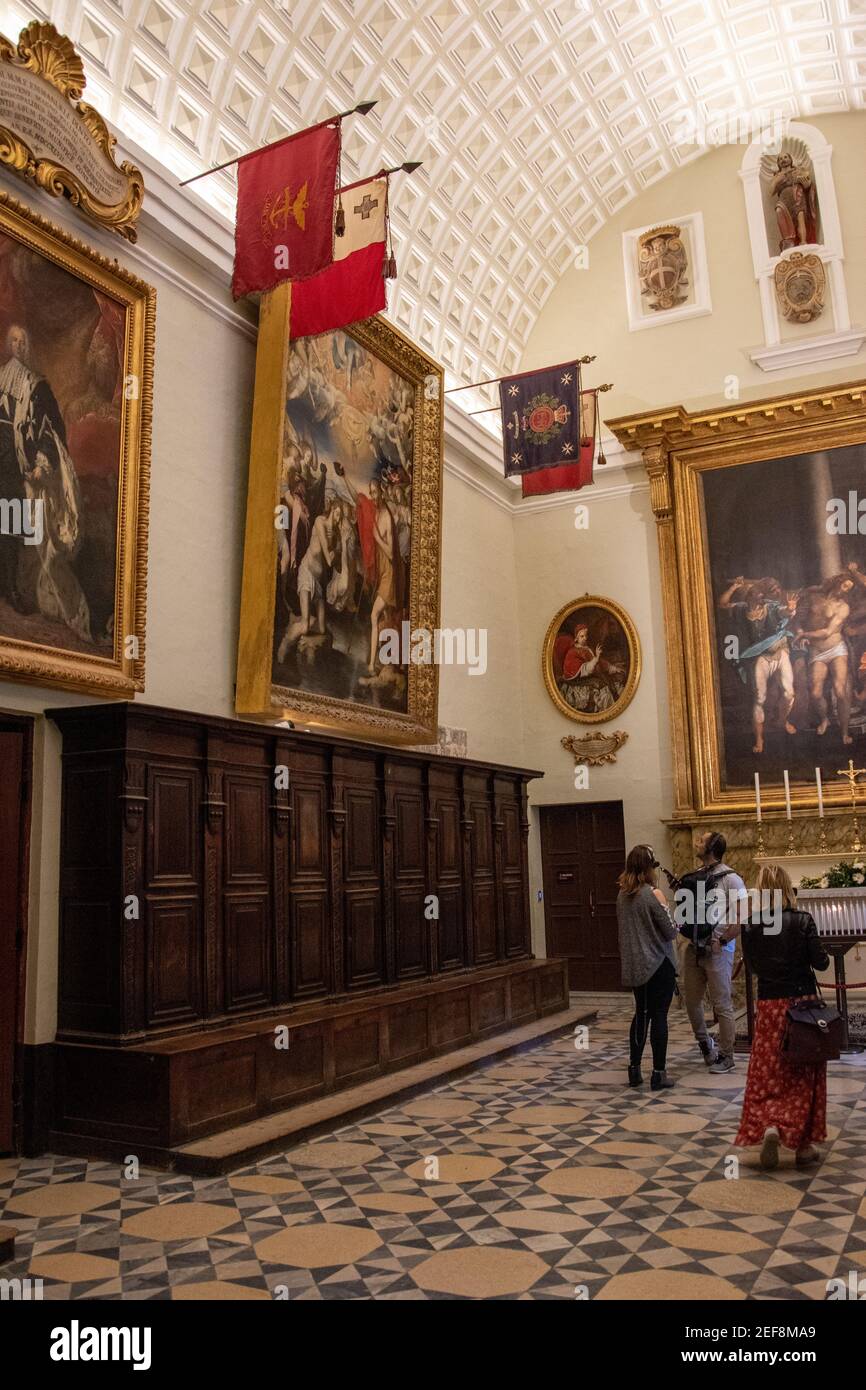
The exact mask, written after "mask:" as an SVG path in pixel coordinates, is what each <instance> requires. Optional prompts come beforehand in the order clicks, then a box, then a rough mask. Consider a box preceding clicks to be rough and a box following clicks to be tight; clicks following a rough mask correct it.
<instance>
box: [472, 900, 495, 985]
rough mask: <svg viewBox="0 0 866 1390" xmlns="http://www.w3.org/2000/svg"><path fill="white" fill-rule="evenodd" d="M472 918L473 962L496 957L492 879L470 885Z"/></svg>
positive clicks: (479, 962) (484, 962)
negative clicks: (473, 936) (473, 937)
mask: <svg viewBox="0 0 866 1390" xmlns="http://www.w3.org/2000/svg"><path fill="white" fill-rule="evenodd" d="M472 920H473V923H474V934H475V964H476V965H485V964H489V962H491V961H494V960H495V959H496V890H495V888H494V885H493V882H492V879H491V880H490V881H488V882H482V883H474V884H473V887H472Z"/></svg>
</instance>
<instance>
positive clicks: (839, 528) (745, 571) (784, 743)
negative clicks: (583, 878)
mask: <svg viewBox="0 0 866 1390" xmlns="http://www.w3.org/2000/svg"><path fill="white" fill-rule="evenodd" d="M608 423H609V425H610V428H611V429H612V430H613V431H614V433H615V434H616V435H617V437H618V438H619V439H620V441H621V442H622V443H623V444H624V445H625V446H626V447H627V448H629V449H633V448H635V447H640V448H641V449H642V451H643V456H644V461H645V464H646V468H647V472H648V474H649V478H650V485H651V496H652V505H653V510H654V512H655V516H656V521H657V523H658V541H659V552H660V558H661V576H662V592H663V598H664V612H665V626H666V638H667V666H668V682H669V688H670V697H671V717H672V732H673V760H674V773H675V786H676V797H677V800H676V806H675V814H689V815H691V814H699V815H700V814H715V813H718V812H723V811H727V812H732V813H739V812H746V813H752V814H754V811H755V791H754V779H755V774H756V773H758V775H759V776H760V780H761V791H762V804H763V809H764V810H780V809H782V808H783V807H784V805H785V799H784V772H785V771H786V770H787V771H788V775H789V779H790V783H791V790H792V805H793V807H794V809H795V810H796V809H798V808H801V809H806V808H808V809H810V810H811V811H812V812H813V813H814V812H815V809H816V805H817V790H816V774H815V769H816V768H820V770H821V774H822V782H823V792H824V800H825V802H826V803H827V804H829V805H838V806H847V805H850V793H849V791H848V787H847V783H846V782H845V781H844V780H843V779H842V778H841V777H840V776H839V775H838V774H839V769H840V768H844V767H846V766H847V762H848V759H849V757H853V758H854V760H855V762H857V763H859V764H860V765H862V764H863V761H864V755H866V537H864V535H863V534H862V532H861V531H860V526H859V519H858V511H857V503H856V499H857V496H858V487H860V486H861V480H862V478H863V476H864V467H866V386H864V385H863V384H861V383H855V384H853V385H847V386H841V387H833V388H830V389H827V390H823V391H822V390H816V391H813V392H809V393H807V394H798V395H789V396H783V397H778V398H775V399H771V400H760V401H754V402H749V403H748V404H739V405H736V406H730V407H725V408H723V409H718V410H713V411H701V412H694V413H690V412H687V411H686V410H684V409H683V408H682V407H672V408H670V409H667V410H664V411H659V412H657V413H654V414H648V415H642V416H630V417H625V418H624V419H620V420H614V421H610V422H608ZM852 498H853V499H854V506H853V516H852V514H851V513H852V505H851V499H852Z"/></svg>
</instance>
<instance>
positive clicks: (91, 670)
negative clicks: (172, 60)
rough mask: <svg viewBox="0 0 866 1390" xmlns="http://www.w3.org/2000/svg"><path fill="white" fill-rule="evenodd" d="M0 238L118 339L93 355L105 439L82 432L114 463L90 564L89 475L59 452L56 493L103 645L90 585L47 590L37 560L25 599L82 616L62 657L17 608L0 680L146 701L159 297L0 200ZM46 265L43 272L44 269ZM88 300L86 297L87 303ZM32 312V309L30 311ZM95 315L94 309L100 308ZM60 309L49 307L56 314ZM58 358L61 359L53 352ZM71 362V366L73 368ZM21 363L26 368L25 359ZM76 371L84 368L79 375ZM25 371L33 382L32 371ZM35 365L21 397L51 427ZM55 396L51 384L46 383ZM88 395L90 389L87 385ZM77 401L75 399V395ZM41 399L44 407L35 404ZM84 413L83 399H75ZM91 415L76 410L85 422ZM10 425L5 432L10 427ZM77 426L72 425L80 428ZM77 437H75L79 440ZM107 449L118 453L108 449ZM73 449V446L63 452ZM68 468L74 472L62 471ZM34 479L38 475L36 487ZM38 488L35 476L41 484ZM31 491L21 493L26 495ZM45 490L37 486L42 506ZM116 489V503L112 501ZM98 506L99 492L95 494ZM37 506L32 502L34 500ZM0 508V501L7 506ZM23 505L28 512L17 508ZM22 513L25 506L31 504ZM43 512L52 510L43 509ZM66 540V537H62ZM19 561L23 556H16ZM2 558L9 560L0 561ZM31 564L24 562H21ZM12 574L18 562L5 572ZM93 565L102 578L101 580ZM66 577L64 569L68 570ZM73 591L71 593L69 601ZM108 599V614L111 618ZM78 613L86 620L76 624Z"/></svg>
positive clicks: (5, 638)
mask: <svg viewBox="0 0 866 1390" xmlns="http://www.w3.org/2000/svg"><path fill="white" fill-rule="evenodd" d="M0 237H2V238H6V239H8V241H9V242H11V243H12V244H13V245H12V246H11V247H10V250H14V246H15V244H17V245H18V246H20V247H22V248H24V249H25V251H26V252H28V253H30V257H31V258H36V257H39V258H42V259H41V262H39V261H36V260H35V259H33V260H32V265H34V266H38V267H39V268H40V269H43V270H44V272H45V273H48V274H50V275H52V276H54V277H55V279H54V284H55V288H56V287H57V286H58V285H63V286H66V285H67V284H68V288H69V297H70V302H71V300H72V295H73V291H75V289H76V286H75V283H74V282H76V281H77V282H79V284H80V285H81V286H84V287H86V288H87V289H89V290H92V291H93V292H94V293H93V306H94V307H93V314H94V316H95V319H94V322H95V323H97V324H98V325H99V328H100V329H101V328H102V323H103V318H104V316H105V315H106V314H107V313H109V312H110V314H111V321H112V324H113V325H114V327H115V328H116V332H115V334H114V337H113V339H112V343H111V344H109V342H108V338H107V337H106V341H105V343H100V345H99V346H100V349H101V352H102V361H103V367H104V364H105V361H106V356H107V354H108V355H110V353H111V352H113V354H114V355H113V357H110V356H109V376H110V377H111V384H110V385H109V386H106V385H105V373H104V371H103V376H102V385H103V390H104V392H105V393H107V394H103V395H102V396H100V398H99V401H100V407H101V409H102V414H103V416H104V417H109V418H110V423H109V424H108V425H105V424H104V422H103V427H102V432H101V433H100V427H99V425H98V424H92V421H93V420H95V419H96V416H95V415H94V416H92V417H89V416H86V415H84V421H83V422H84V425H85V426H86V427H87V428H88V429H90V431H91V435H96V436H97V438H99V439H100V440H101V444H102V449H103V456H104V457H109V455H110V457H112V458H116V469H115V468H114V467H113V465H112V468H111V469H109V470H106V469H105V468H103V476H104V477H105V478H107V479H108V484H107V488H108V493H107V495H108V501H107V503H106V504H105V506H104V507H103V508H102V510H101V511H100V512H99V522H100V526H101V528H102V539H103V545H102V549H101V550H100V551H99V552H98V558H96V559H95V558H94V556H93V545H94V544H95V542H94V538H93V533H92V530H91V532H90V533H88V501H87V495H88V494H87V491H86V489H84V488H81V489H80V492H79V488H80V474H81V464H82V462H84V463H89V462H90V460H89V459H82V458H81V457H79V466H78V467H76V465H75V461H74V458H73V455H72V453H70V452H69V450H67V449H66V443H64V457H65V459H66V464H65V467H66V473H65V474H64V484H63V488H64V489H65V491H64V494H63V495H64V496H65V497H66V499H67V501H68V498H69V492H70V489H71V491H72V492H73V493H76V494H78V495H77V496H76V507H75V513H76V522H75V531H76V532H78V533H79V540H78V541H76V542H75V543H70V546H69V554H70V555H71V556H74V560H75V564H76V565H78V566H80V565H81V564H82V563H83V560H82V552H81V546H82V545H84V544H88V545H90V547H91V550H90V552H89V553H88V556H87V565H88V567H89V569H88V571H87V573H89V574H92V575H95V576H96V577H97V578H98V580H99V591H100V595H101V596H102V601H103V609H104V611H103V612H102V614H101V615H100V616H99V626H100V637H99V640H97V637H96V632H95V624H96V609H95V608H94V606H93V605H92V604H90V601H89V599H88V597H87V585H86V583H85V585H84V587H83V588H82V586H81V584H79V580H78V578H72V579H70V578H69V577H68V574H67V576H66V578H65V580H60V579H59V578H58V576H57V574H54V575H52V574H51V573H50V572H49V574H48V579H47V581H46V580H44V579H40V578H39V572H40V570H39V567H40V566H41V572H42V574H43V575H44V573H45V571H46V568H48V569H49V570H50V565H51V563H52V561H50V560H49V561H48V562H47V564H46V562H44V561H43V559H42V558H41V557H37V558H39V565H36V564H35V562H31V571H32V573H33V574H35V575H36V576H37V577H36V580H35V584H34V587H33V593H34V594H36V595H37V596H38V595H39V593H40V590H39V584H40V583H41V584H43V590H42V592H44V588H45V586H46V583H47V586H49V587H50V585H52V584H53V585H54V587H55V591H57V589H58V587H62V585H63V583H65V584H66V589H67V598H68V594H69V592H70V590H71V592H72V593H73V594H75V593H76V592H78V593H79V594H80V595H81V597H80V598H79V599H78V602H79V605H81V604H83V605H84V609H83V610H82V608H81V607H80V606H79V609H78V615H77V616H78V619H79V631H78V633H77V634H76V632H75V631H74V630H73V627H72V626H71V625H69V624H66V625H65V627H64V628H63V629H62V631H63V634H64V635H65V631H66V630H67V628H68V633H69V638H68V640H69V646H64V643H63V640H60V637H58V640H57V641H56V642H49V641H45V640H35V639H34V638H31V637H30V636H28V635H26V634H27V633H28V631H29V629H31V628H36V627H38V626H39V623H41V622H42V619H43V616H44V609H45V607H46V606H47V605H46V604H45V602H44V601H42V602H41V606H40V601H39V600H38V597H37V602H36V604H35V606H34V602H33V599H32V596H31V595H29V594H28V597H29V599H30V603H29V607H28V606H24V607H23V608H22V610H21V611H22V613H23V614H24V616H23V617H22V618H21V619H20V621H19V619H18V617H17V616H16V617H15V621H14V623H13V621H12V615H13V609H12V607H11V606H10V607H9V610H8V617H7V625H6V627H5V628H0V680H13V681H24V682H30V683H35V684H38V685H49V686H56V687H59V688H61V689H65V690H74V691H81V692H83V693H85V694H88V695H96V696H99V697H100V698H101V699H131V698H133V696H134V695H135V693H136V692H138V691H143V690H144V680H145V621H146V597H147V543H148V506H149V488H150V450H151V415H152V403H153V363H154V344H155V330H156V290H155V289H154V288H153V287H152V286H150V285H148V284H146V283H145V282H144V281H143V280H140V279H138V278H137V277H136V276H134V275H132V274H131V273H130V272H129V271H128V270H126V269H125V268H124V267H122V266H120V265H119V264H118V263H117V261H114V260H109V259H108V258H107V257H106V256H103V255H100V254H99V253H98V252H97V251H95V250H93V249H92V248H91V247H89V246H88V245H87V244H86V243H85V242H83V241H79V240H78V239H77V238H75V237H73V236H70V235H69V234H68V233H67V232H65V231H64V230H63V229H62V228H60V227H57V226H55V225H54V224H53V223H52V222H50V221H48V220H47V219H46V218H43V217H41V216H40V215H39V214H38V213H36V212H34V211H32V210H31V209H30V208H28V207H26V206H25V205H24V204H23V203H20V202H19V201H18V200H17V199H15V198H13V197H11V196H10V195H9V194H7V193H6V192H4V191H2V190H0ZM43 263H44V266H43ZM57 270H60V271H63V272H66V274H67V275H68V276H70V277H72V281H70V282H67V281H66V280H65V279H64V278H63V277H60V279H59V280H58V279H57V277H56V271H57ZM85 298H86V295H85ZM33 302H34V301H32V300H31V303H33ZM100 306H101V308H100ZM58 307H59V306H56V305H55V308H58ZM3 308H4V309H5V329H6V331H7V333H8V332H15V331H17V332H18V334H19V336H24V337H27V338H28V339H29V337H30V336H31V335H30V328H29V326H28V324H27V323H26V321H25V322H23V333H22V330H21V329H18V330H10V321H11V322H12V323H15V324H18V323H19V322H22V319H26V315H22V314H21V309H20V306H18V305H17V304H13V305H11V306H10V305H9V304H8V303H7V304H4V305H3ZM74 328H75V323H74V321H73V331H72V334H71V336H72V338H75V332H74ZM86 331H87V330H86V326H85V336H84V338H83V340H81V341H79V343H78V345H77V346H76V345H75V344H73V345H72V346H70V347H68V348H67V349H65V351H66V352H67V356H66V358H65V359H64V362H63V365H64V368H65V370H66V372H67V373H68V374H69V375H71V376H74V375H75V373H76V369H80V371H82V372H83V373H84V376H83V383H84V386H86V384H87V380H88V377H87V371H88V370H89V368H88V367H87V366H86V361H87V357H86V350H87V346H88V339H87V336H86ZM96 336H97V335H96V330H94V332H93V337H92V338H91V339H90V340H89V342H90V346H91V347H92V346H93V340H94V339H95V338H96ZM55 350H56V351H60V350H61V349H60V348H58V347H57V346H56V344H55ZM76 354H78V355H77V356H76ZM12 355H17V354H13V353H12V350H11V349H10V348H9V345H8V343H7V344H6V352H5V357H4V360H5V361H6V362H9V361H11V357H12ZM22 361H24V359H22ZM82 362H84V363H85V365H84V366H82ZM31 366H32V367H33V370H31V369H30V368H31ZM40 367H41V364H40V363H39V362H38V361H37V362H36V363H29V362H28V363H27V365H26V368H22V370H23V371H26V375H24V377H23V379H24V381H25V382H26V383H30V384H29V385H28V387H27V389H28V390H30V389H31V385H36V384H38V383H41V384H42V387H43V388H44V389H45V390H47V391H49V392H50V393H51V400H52V402H53V407H52V408H54V407H56V408H57V409H58V410H59V411H60V418H61V420H63V412H62V409H61V405H60V397H58V398H57V399H55V397H54V394H53V387H52V382H51V379H50V374H49V373H48V372H45V371H44V370H41V371H40ZM2 371H5V366H4V367H3V368H0V372H2ZM55 385H56V382H55ZM91 385H92V380H91ZM82 389H83V388H82ZM43 399H44V397H43ZM81 399H82V401H83V400H85V399H86V398H85V397H84V396H82V398H81ZM88 409H89V407H88V406H86V405H82V406H81V410H82V413H84V412H86V410H88ZM13 423H14V422H13ZM80 423H81V419H79V424H80ZM7 428H9V432H10V437H11V438H13V439H14V437H15V436H14V433H13V428H12V427H9V426H7ZM65 432H66V421H65V420H63V429H62V431H61V433H63V434H65ZM79 437H80V436H79ZM113 444H116V449H112V445H113ZM71 447H72V446H71V445H70V448H71ZM16 450H17V446H14V448H13V452H12V453H11V455H10V458H9V459H8V460H7V461H6V462H7V465H8V467H7V472H8V474H9V476H10V477H13V476H14V477H15V479H16V481H17V482H18V483H19V484H21V490H22V492H26V491H27V488H26V487H25V486H24V484H23V482H22V480H23V477H24V475H23V472H22V473H17V471H16V470H17V469H18V468H20V466H21V462H20V454H19V453H18V452H16ZM69 459H72V464H71V466H70V465H69V462H68V460H69ZM34 476H38V475H34ZM43 476H44V475H43ZM28 486H30V485H29V484H28ZM48 486H49V485H48V484H45V491H46V495H47V490H48ZM115 489H116V493H115ZM36 490H37V489H36V488H35V486H31V491H33V492H34V495H35V492H36ZM103 495H105V487H103ZM37 502H38V499H37ZM7 505H8V499H7ZM22 505H26V503H24V504H22ZM30 505H31V506H34V505H36V504H34V503H33V502H32V501H31V502H30ZM45 505H51V504H50V503H48V504H45V503H43V506H45ZM68 516H69V514H68V513H67V515H66V518H65V524H67V525H69V521H68ZM67 538H68V537H67ZM8 541H9V536H8V535H4V537H3V538H2V542H0V543H8ZM18 554H19V555H20V554H21V551H20V550H19V552H18ZM6 555H7V557H8V555H9V551H8V550H7V551H6ZM106 556H108V557H109V558H110V559H111V560H112V562H113V575H112V573H111V565H108V564H107V563H106V562H105V557H106ZM26 558H27V559H28V561H30V559H31V557H30V556H27V557H26ZM18 563H19V561H18V559H16V560H15V562H14V564H15V565H17V564H18ZM100 563H101V568H100ZM70 565H71V562H70ZM18 572H19V571H17V570H15V569H14V568H13V569H9V561H8V558H7V559H6V560H5V561H4V575H7V576H8V575H9V574H12V575H14V574H15V573H18ZM10 583H11V584H12V586H13V597H15V598H17V597H18V591H17V590H15V589H14V583H15V581H14V579H13V580H11V581H10ZM76 586H77V590H76ZM112 593H113V606H112ZM82 611H83V612H84V613H85V615H86V618H85V619H82V618H81V614H82ZM53 617H54V619H55V621H54V623H53V626H52V627H51V631H52V632H54V631H56V629H57V628H58V627H60V626H61V619H60V618H59V617H58V614H57V613H54V614H53ZM91 623H92V624H93V629H94V630H93V639H92V640H90V639H89V638H88V640H84V636H83V632H84V631H86V632H87V633H88V634H89V633H90V632H91ZM15 626H17V627H18V628H19V629H20V630H19V631H18V632H17V633H15V632H11V633H10V630H9V629H10V627H15Z"/></svg>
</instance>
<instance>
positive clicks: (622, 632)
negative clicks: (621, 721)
mask: <svg viewBox="0 0 866 1390" xmlns="http://www.w3.org/2000/svg"><path fill="white" fill-rule="evenodd" d="M543 664H544V676H545V682H546V684H547V688H548V692H549V693H550V695H551V698H552V699H553V701H554V703H555V704H556V705H557V706H558V707H559V708H560V709H561V710H562V712H563V713H564V714H568V715H569V717H570V718H572V719H577V720H579V721H581V722H586V723H594V722H597V721H600V720H604V719H612V718H613V717H614V716H615V715H616V714H618V713H619V712H620V711H621V710H623V709H625V706H626V705H627V704H628V703H629V701H630V700H631V697H632V695H633V694H634V690H635V688H636V685H637V680H638V676H639V674H640V647H639V644H638V640H637V633H636V632H635V630H634V626H633V624H632V623H631V620H630V619H629V618H628V616H627V614H625V613H624V612H623V610H622V609H621V608H620V607H619V605H618V604H615V603H613V602H612V601H611V600H609V599H596V598H590V597H589V596H587V598H586V599H584V600H581V601H578V602H577V603H572V604H567V605H566V607H565V608H564V609H562V610H560V612H559V613H558V614H557V615H556V617H555V618H554V619H553V622H552V623H551V624H550V627H549V628H548V631H547V637H546V639H545V644H544V662H543Z"/></svg>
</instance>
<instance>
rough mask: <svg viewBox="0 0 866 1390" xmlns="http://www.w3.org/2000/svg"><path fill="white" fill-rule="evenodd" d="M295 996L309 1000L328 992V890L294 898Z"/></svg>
mask: <svg viewBox="0 0 866 1390" xmlns="http://www.w3.org/2000/svg"><path fill="white" fill-rule="evenodd" d="M290 922H291V939H292V997H293V998H294V999H309V998H311V997H314V996H315V995H318V994H325V993H327V989H328V938H329V928H330V908H329V903H328V896H327V893H326V892H325V890H324V889H321V890H320V891H318V892H310V891H307V890H305V891H303V892H301V891H297V892H294V893H293V894H292V899H291V919H290Z"/></svg>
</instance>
